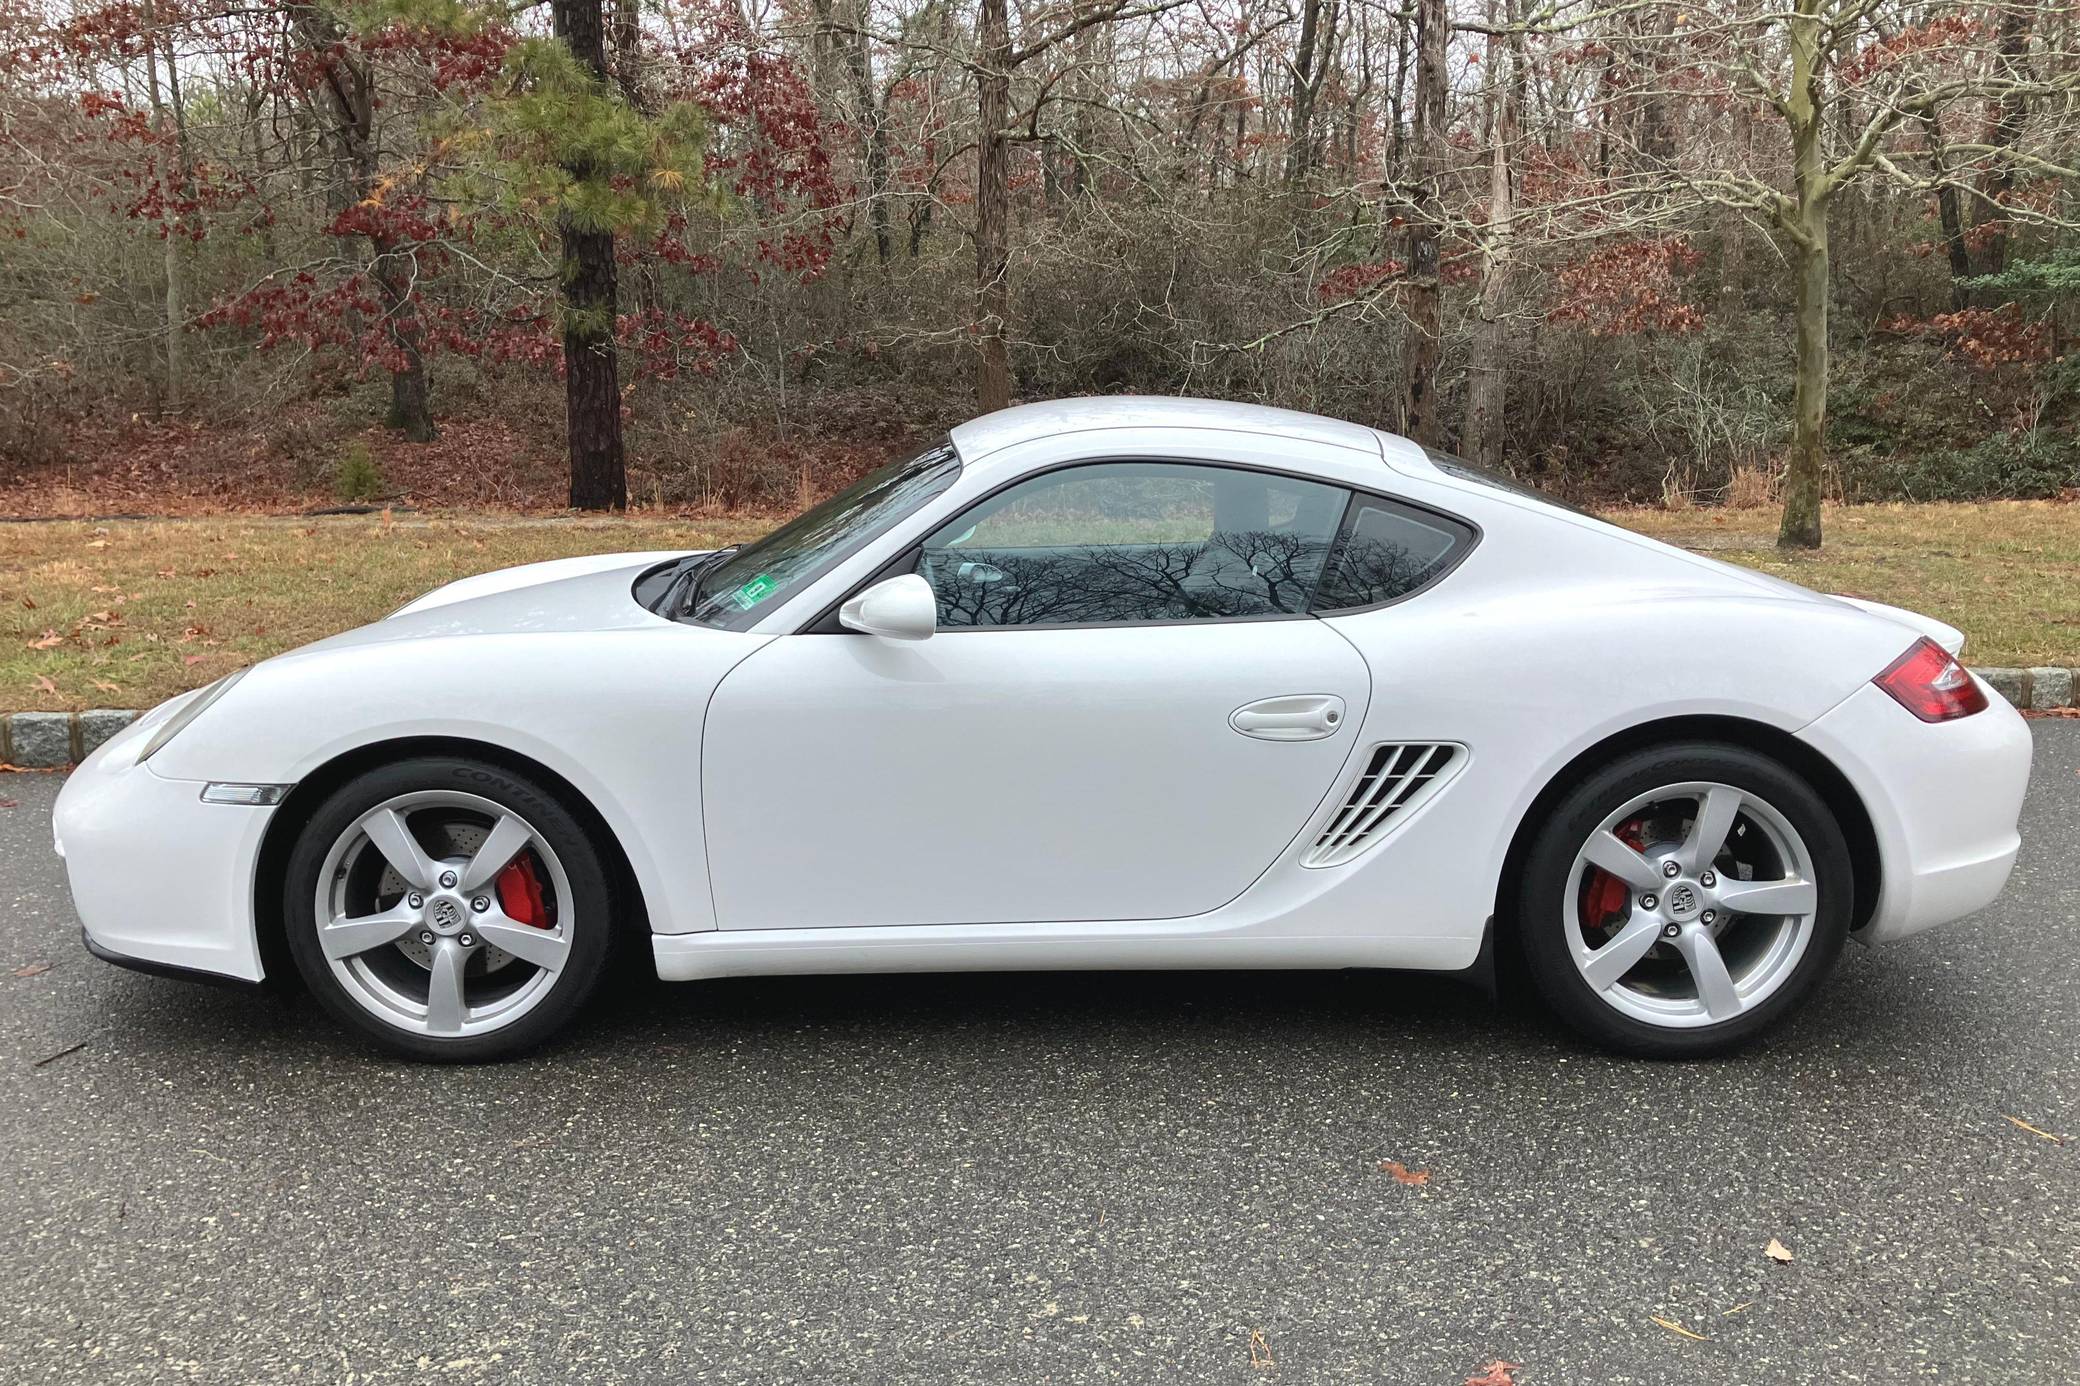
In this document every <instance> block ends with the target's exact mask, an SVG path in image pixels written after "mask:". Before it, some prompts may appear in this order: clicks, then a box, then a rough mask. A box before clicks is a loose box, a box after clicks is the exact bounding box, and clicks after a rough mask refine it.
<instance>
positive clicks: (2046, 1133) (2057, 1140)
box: [2008, 1117, 2066, 1145]
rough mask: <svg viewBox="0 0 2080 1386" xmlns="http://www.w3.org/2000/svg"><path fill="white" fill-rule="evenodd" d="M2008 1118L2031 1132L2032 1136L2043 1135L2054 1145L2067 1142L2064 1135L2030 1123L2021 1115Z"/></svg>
mask: <svg viewBox="0 0 2080 1386" xmlns="http://www.w3.org/2000/svg"><path fill="white" fill-rule="evenodd" d="M2008 1120H2009V1121H2011V1122H2013V1123H2014V1124H2015V1125H2016V1126H2018V1127H2020V1128H2021V1129H2022V1130H2024V1131H2027V1132H2029V1133H2030V1134H2031V1135H2032V1136H2042V1137H2043V1138H2044V1139H2045V1140H2047V1141H2050V1142H2051V1143H2052V1144H2053V1145H2064V1144H2065V1143H2066V1138H2065V1137H2064V1136H2054V1135H2052V1134H2051V1133H2050V1132H2049V1131H2046V1130H2043V1129H2041V1128H2040V1127H2036V1126H2032V1125H2030V1124H2029V1123H2028V1122H2026V1121H2024V1120H2023V1119H2022V1118H2021V1117H2009V1118H2008Z"/></svg>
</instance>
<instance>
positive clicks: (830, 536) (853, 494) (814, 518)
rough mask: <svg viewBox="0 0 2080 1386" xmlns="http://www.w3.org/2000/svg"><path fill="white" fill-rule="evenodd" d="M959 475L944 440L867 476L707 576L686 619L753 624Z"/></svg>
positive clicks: (954, 455)
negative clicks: (786, 596)
mask: <svg viewBox="0 0 2080 1386" xmlns="http://www.w3.org/2000/svg"><path fill="white" fill-rule="evenodd" d="M960 470H961V462H960V457H959V455H958V454H957V453H955V452H954V450H953V444H952V443H951V442H941V443H939V444H937V445H935V446H933V447H929V448H926V449H925V450H924V451H923V452H920V453H918V454H917V455H916V456H915V457H909V458H905V459H904V460H903V461H901V462H895V463H891V464H890V465H888V466H886V467H883V468H882V469H881V470H880V471H878V472H874V473H872V474H870V475H868V476H866V477H863V478H861V479H860V480H859V481H856V482H854V483H853V484H852V485H851V486H848V487H846V488H845V489H844V490H842V491H840V492H839V493H838V494H837V495H835V496H832V497H831V498H830V499H829V500H827V501H825V502H824V503H823V504H821V505H819V506H816V507H814V508H813V509H809V510H805V511H803V512H802V513H801V514H799V515H797V516H795V517H794V518H793V519H792V520H789V521H788V522H787V523H786V524H784V525H782V526H780V528H778V529H776V530H774V531H773V532H772V533H771V534H768V535H767V536H766V537H765V538H763V539H760V540H759V541H757V542H756V543H754V544H749V545H746V546H745V547H744V548H742V549H739V550H738V551H737V552H735V553H733V554H731V555H730V556H729V557H728V558H726V559H724V560H723V561H722V562H721V563H719V564H717V565H716V566H715V569H714V571H712V572H708V573H703V574H702V575H701V578H700V582H699V586H698V587H696V589H695V590H694V592H693V594H692V596H691V598H690V599H689V601H688V603H687V614H688V615H689V616H691V617H692V619H694V620H696V621H700V622H703V623H704V624H707V625H711V626H728V627H731V628H733V629H737V630H742V629H745V628H747V627H749V626H751V625H752V624H754V623H755V622H757V620H758V619H759V618H760V617H761V616H763V615H764V614H765V613H766V612H767V611H768V610H770V609H771V608H772V605H773V603H774V602H776V601H777V600H779V599H780V598H781V597H783V596H785V595H786V594H787V593H789V592H790V591H793V590H794V589H796V588H799V587H802V586H805V585H806V584H808V583H810V582H813V581H815V580H816V579H817V578H819V577H821V576H823V574H824V572H825V571H827V570H828V569H829V568H830V567H831V565H832V564H834V563H836V562H838V561H839V560H840V559H842V558H844V557H845V556H846V555H848V554H850V553H852V552H853V551H854V550H856V549H858V548H859V546H860V545H862V544H864V543H866V542H867V541H868V540H869V539H871V538H873V537H874V536H875V535H877V534H879V533H880V532H881V531H882V530H884V529H886V528H887V527H888V526H889V525H891V524H893V523H894V522H895V521H896V520H898V519H900V518H902V517H903V516H904V515H907V514H909V513H910V512H911V511H913V510H915V509H916V508H917V507H918V506H920V505H922V504H924V503H925V502H926V501H927V500H929V499H931V498H932V497H933V496H936V495H938V494H939V493H940V492H941V491H944V490H945V489H946V488H947V487H949V486H951V485H953V479H954V478H955V477H956V476H959V475H960Z"/></svg>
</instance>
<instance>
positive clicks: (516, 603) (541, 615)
mask: <svg viewBox="0 0 2080 1386" xmlns="http://www.w3.org/2000/svg"><path fill="white" fill-rule="evenodd" d="M682 554H683V551H681V552H653V553H607V554H591V555H587V556H585V557H582V558H558V559H552V560H550V561H549V562H546V563H529V564H525V565H523V566H521V567H518V568H502V569H500V570H498V571H497V572H492V573H481V574H479V575H477V576H476V577H467V578H463V579H461V580H460V581H458V582H451V583H449V584H447V585H446V586H445V587H436V588H435V589H433V591H431V592H428V593H427V594H426V595H425V596H423V597H420V598H418V599H417V600H416V601H413V602H409V603H407V604H406V605H404V606H402V607H399V608H398V609H397V610H396V611H394V612H392V613H391V614H390V615H388V616H386V617H384V618H383V619H382V620H380V621H376V622H372V623H371V624H369V625H365V626H362V627H360V628H359V629H357V630H350V631H344V632H342V633H341V634H339V635H335V636H333V637H331V638H330V639H327V640H320V641H318V642H317V643H316V644H314V645H306V646H305V647H304V649H305V650H338V649H345V648H348V647H351V646H355V645H375V644H385V643H388V642H391V641H396V640H426V639H437V638H451V637H454V636H463V635H524V634H543V633H548V632H553V631H566V632H568V631H599V630H632V629H637V628H640V627H644V626H666V625H670V624H671V623H670V622H668V621H666V620H665V619H664V618H663V617H661V616H657V615H655V614H653V613H651V612H649V611H646V610H644V609H643V608H642V607H641V606H638V605H637V604H636V599H635V596H634V594H633V593H632V592H631V591H630V589H631V588H632V587H633V586H634V585H635V580H636V578H637V577H638V576H640V575H641V574H642V573H643V572H645V571H646V570H648V569H650V568H653V567H655V566H656V565H657V564H659V563H664V562H668V561H669V560H671V559H674V558H679V557H681V556H682Z"/></svg>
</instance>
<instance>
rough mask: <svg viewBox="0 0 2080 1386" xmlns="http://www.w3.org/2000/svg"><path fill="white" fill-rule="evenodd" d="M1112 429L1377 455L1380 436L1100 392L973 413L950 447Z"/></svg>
mask: <svg viewBox="0 0 2080 1386" xmlns="http://www.w3.org/2000/svg"><path fill="white" fill-rule="evenodd" d="M1113 428H1191V429H1215V430H1219V431H1223V432H1228V433H1258V434H1270V435H1272V436H1275V437H1285V438H1298V439H1304V440H1306V441H1308V442H1314V443H1324V444H1327V445H1329V446H1331V447H1340V448H1350V449H1352V450H1354V451H1357V452H1362V453H1366V454H1368V455H1369V456H1370V457H1373V458H1379V457H1380V456H1381V439H1382V437H1383V435H1381V434H1379V433H1376V432H1374V431H1373V430H1372V429H1369V428H1364V427H1361V426H1360V425H1358V424H1354V423H1345V422H1343V421H1342V420H1341V419H1325V418H1323V417H1322V416H1320V415H1319V414H1303V413H1301V412H1300V411H1298V410H1297V409H1273V408H1271V407H1270V406H1268V405H1262V404H1236V403H1232V402H1230V401H1227V400H1212V399H1179V398H1174V397H1170V396H1164V395H1102V396H1094V397H1088V398H1082V399H1058V400H1049V401H1047V402H1046V403H1044V404H1021V405H1018V406H1016V407H1014V408H1011V409H1000V410H998V411H997V412H996V413H994V414H984V415H983V416H982V417H981V418H979V419H971V420H969V421H968V422H967V423H964V424H962V425H960V426H959V427H957V428H955V429H954V430H953V445H954V446H955V447H956V448H958V449H959V450H960V454H961V459H962V460H963V461H965V462H977V461H980V460H981V459H982V458H985V457H987V456H989V455H990V454H991V453H993V452H1000V451H1002V450H1003V449H1005V448H1008V447H1011V446H1013V445H1014V444H1018V443H1024V442H1028V441H1031V440H1032V439H1035V438H1049V437H1056V436H1058V435H1060V434H1063V433H1085V432H1091V431H1094V430H1099V429H1113Z"/></svg>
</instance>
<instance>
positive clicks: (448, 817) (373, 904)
mask: <svg viewBox="0 0 2080 1386" xmlns="http://www.w3.org/2000/svg"><path fill="white" fill-rule="evenodd" d="M283 906H284V919H285V921H286V928H287V935H288V944H289V951H290V954H291V956H292V957H294V959H295V960H296V966H297V970H298V971H299V972H301V973H302V975H303V978H304V980H305V981H306V982H307V983H308V984H309V985H310V988H311V991H312V992H313V993H314V994H315V995H316V996H317V997H318V999H319V1001H320V1002H322V1003H323V1004H324V1006H325V1007H326V1009H328V1010H330V1011H331V1012H332V1013H333V1014H334V1015H335V1016H337V1017H339V1018H340V1019H341V1020H342V1021H344V1022H345V1023H347V1024H348V1025H350V1026H352V1027H354V1028H355V1029H357V1030H359V1031H360V1032H361V1033H363V1034H365V1035H367V1036H368V1037H370V1038H371V1039H373V1040H375V1041H376V1042H377V1043H379V1044H381V1045H382V1046H383V1047H384V1048H386V1049H389V1050H392V1051H394V1052H396V1053H399V1054H404V1055H407V1056H409V1057H412V1058H418V1059H434V1060H448V1061H475V1060H485V1059H497V1058H505V1057H508V1056H510V1055H513V1054H516V1053H519V1052H521V1051H523V1050H525V1049H528V1048H530V1047H532V1046H534V1045H536V1044H539V1043H541V1042H542V1041H543V1040H545V1039H547V1038H548V1037H549V1036H550V1035H551V1034H553V1033H555V1032H556V1031H557V1030H558V1029H560V1028H561V1027H562V1026H563V1025H564V1024H565V1023H566V1022H567V1021H568V1020H569V1019H570V1018H571V1017H572V1016H573V1015H574V1014H576V1012H577V1011H578V1009H579V1008H580V1007H581V1006H583V1005H584V1003H585V1001H586V998H587V997H588V996H589V995H590V994H591V992H592V989H593V987H594V986H595V985H596V984H597V983H598V981H599V978H600V976H601V974H602V973H603V971H604V970H605V967H606V962H607V955H608V951H609V948H610V945H611V942H612V932H611V930H612V924H611V919H610V909H611V901H610V891H609V887H608V884H607V876H606V873H605V871H604V870H603V868H602V866H601V863H600V859H599V853H598V851H597V849H596V848H595V847H594V846H593V844H592V842H591V840H590V839H589V838H588V837H587V835H586V833H585V830H584V828H583V827H582V826H581V825H580V824H579V823H578V821H577V820H576V819H575V818H574V817H573V816H572V814H571V813H570V811H569V810H568V809H567V808H566V807H565V806H564V805H563V804H562V803H560V802H559V801H558V800H557V799H556V797H555V796H554V795H553V794H551V793H550V792H549V791H547V790H546V789H544V788H543V787H542V786H540V785H538V784H536V783H534V782H533V781H531V780H529V779H528V778H527V777H525V776H523V775H517V774H514V773H512V772H511V771H508V770H506V769H503V768H501V767H498V766H494V765H489V764H486V763H483V762H480V761H474V760H467V759H461V758H455V757H445V756H435V757H421V758H414V759H411V760H405V761H400V762H398V763H396V764H393V765H386V766H383V767H380V768H378V769H375V770H371V771H368V772H367V773H365V774H362V775H359V776H357V777H355V778H354V779H352V780H350V781H348V782H347V783H346V784H344V785H342V786H340V788H339V789H338V790H337V791H335V792H334V793H333V794H332V795H331V796H330V797H329V798H328V799H326V801H325V802H324V803H323V804H321V805H320V806H319V808H318V809H317V811H316V813H315V814H314V815H313V816H312V818H311V820H310V821H309V823H308V824H306V825H305V827H304V830H303V833H302V835H301V837H300V838H299V839H298V841H297V843H296V847H295V849H294V851H293V852H292V854H291V856H290V861H289V869H288V872H287V884H286V897H285V899H284V902H283Z"/></svg>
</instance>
